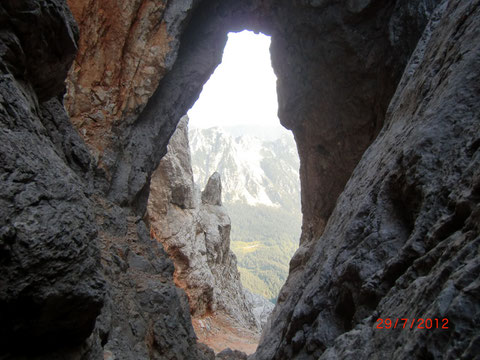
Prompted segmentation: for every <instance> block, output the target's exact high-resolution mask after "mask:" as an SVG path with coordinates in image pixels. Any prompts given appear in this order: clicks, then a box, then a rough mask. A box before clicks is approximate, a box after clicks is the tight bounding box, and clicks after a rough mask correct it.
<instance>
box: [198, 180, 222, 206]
mask: <svg viewBox="0 0 480 360" xmlns="http://www.w3.org/2000/svg"><path fill="white" fill-rule="evenodd" d="M202 203H203V204H205V205H219V206H221V205H222V182H221V179H220V174H219V173H218V172H216V171H215V172H214V173H213V174H212V176H210V178H209V179H208V181H207V185H206V186H205V189H204V190H203V191H202Z"/></svg>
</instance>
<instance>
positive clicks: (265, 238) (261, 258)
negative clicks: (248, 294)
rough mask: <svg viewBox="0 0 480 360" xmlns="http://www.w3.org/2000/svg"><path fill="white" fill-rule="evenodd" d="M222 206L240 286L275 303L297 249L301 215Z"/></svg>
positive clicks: (262, 207)
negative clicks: (225, 210) (230, 228)
mask: <svg viewBox="0 0 480 360" xmlns="http://www.w3.org/2000/svg"><path fill="white" fill-rule="evenodd" d="M224 205H225V207H226V208H227V211H228V214H229V215H230V219H231V221H232V231H231V248H232V250H233V252H234V253H235V255H236V256H237V259H238V267H239V271H240V274H241V278H242V283H243V285H244V286H245V287H246V288H247V289H249V290H250V291H252V292H254V293H256V294H259V295H262V296H264V297H265V298H267V299H270V300H272V301H273V302H274V301H275V300H276V298H277V296H278V293H279V291H280V288H281V287H282V285H283V284H284V282H285V280H286V278H287V275H288V264H289V262H290V259H291V257H292V256H293V253H294V252H295V250H296V249H297V247H298V239H299V237H300V227H301V214H300V211H299V210H297V211H296V212H295V211H291V209H290V211H287V210H286V209H284V208H280V207H278V208H277V207H270V206H265V205H256V206H251V205H246V204H243V203H238V202H237V203H230V204H229V203H227V204H224Z"/></svg>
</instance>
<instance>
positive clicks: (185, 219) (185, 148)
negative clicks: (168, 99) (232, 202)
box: [148, 116, 261, 331]
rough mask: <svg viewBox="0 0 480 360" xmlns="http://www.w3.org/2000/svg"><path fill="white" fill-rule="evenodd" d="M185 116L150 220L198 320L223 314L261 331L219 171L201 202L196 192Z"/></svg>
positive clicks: (155, 187)
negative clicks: (187, 201)
mask: <svg viewBox="0 0 480 360" xmlns="http://www.w3.org/2000/svg"><path fill="white" fill-rule="evenodd" d="M187 125H188V118H187V117H186V116H185V117H183V118H182V120H181V121H180V123H179V126H178V128H177V130H176V131H175V133H174V135H173V136H172V138H171V140H170V143H169V145H168V152H167V155H165V157H164V158H163V159H162V160H161V161H160V165H159V167H158V169H157V170H156V171H155V173H154V175H153V176H152V181H151V185H150V186H151V188H150V190H151V191H150V197H149V202H148V222H149V223H150V226H151V229H152V232H153V234H154V236H155V237H156V239H157V240H158V241H160V242H161V243H162V244H164V246H165V248H166V250H167V252H168V254H169V255H170V257H171V258H172V259H173V262H174V264H175V282H176V284H177V285H178V286H179V287H180V288H182V289H184V290H185V291H186V293H187V295H188V299H189V303H190V309H191V312H192V315H194V316H195V317H202V316H206V315H209V314H215V313H217V312H221V313H223V314H225V315H227V316H228V317H229V318H230V319H232V320H233V321H234V322H235V323H237V324H238V325H240V326H242V327H244V328H248V329H254V330H256V331H259V330H260V329H261V326H260V324H259V323H258V322H257V321H256V318H255V316H254V314H253V312H252V309H251V308H250V302H247V300H246V298H245V294H244V292H243V288H242V285H241V282H240V274H239V272H238V269H237V262H236V258H235V255H234V254H233V253H232V251H231V250H230V218H229V217H228V214H227V212H226V210H225V209H224V208H223V207H222V206H221V180H220V175H219V174H218V173H214V174H213V175H212V176H211V177H210V180H209V181H208V184H207V185H206V187H205V190H204V191H203V192H202V195H201V199H200V193H199V191H198V190H197V191H195V185H194V182H193V176H192V164H191V156H190V152H189V144H188V129H187ZM178 184H182V185H181V186H180V188H182V189H184V191H185V193H188V194H194V193H195V192H196V199H195V201H194V202H193V203H194V204H195V205H194V206H193V207H190V208H186V207H185V206H181V205H179V204H178V203H177V202H175V201H174V200H175V192H176V191H177V189H178V188H179V186H178Z"/></svg>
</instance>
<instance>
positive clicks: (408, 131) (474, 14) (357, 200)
mask: <svg viewBox="0 0 480 360" xmlns="http://www.w3.org/2000/svg"><path fill="white" fill-rule="evenodd" d="M479 5H480V4H479V2H478V1H465V2H457V1H445V2H443V4H442V5H441V6H440V7H439V8H438V12H437V13H436V14H435V15H434V16H433V18H432V21H431V23H430V25H429V26H428V28H427V29H426V31H425V33H424V35H423V38H422V40H421V41H420V43H419V45H418V47H417V49H416V51H415V53H414V54H413V56H412V58H411V60H410V62H409V65H408V66H407V68H406V71H405V73H404V76H403V78H402V81H401V83H400V85H399V87H398V89H397V91H396V94H395V96H394V98H393V100H392V102H391V105H390V107H389V111H388V114H387V118H386V125H385V127H384V129H383V130H382V132H381V133H380V135H379V137H378V139H377V140H376V141H375V142H374V143H373V145H372V146H370V148H369V149H368V150H367V152H366V153H365V155H364V156H363V159H362V161H361V162H360V164H359V165H358V166H357V168H356V169H355V171H354V173H353V176H352V178H351V179H350V180H349V182H348V184H347V186H346V188H345V191H344V192H343V194H342V195H341V196H340V198H339V200H338V202H337V206H336V208H335V210H334V212H333V214H332V216H331V218H330V220H329V222H328V225H327V227H326V229H325V232H324V234H323V236H322V237H321V238H320V239H319V240H318V241H317V242H316V243H315V245H314V246H313V247H312V248H310V251H309V253H308V254H307V253H305V252H303V253H302V249H301V250H299V252H298V253H297V255H296V256H294V258H293V259H292V262H294V263H295V262H298V263H302V264H303V265H301V266H300V267H298V268H296V267H295V266H293V267H294V268H295V270H294V271H292V272H291V273H290V276H289V279H288V280H287V283H286V285H285V286H284V288H283V289H282V291H281V294H280V297H279V302H278V305H277V307H276V308H275V310H274V313H273V314H272V318H271V322H270V327H269V328H267V329H266V331H265V332H264V337H263V341H262V342H261V344H260V346H259V349H258V350H257V353H256V359H286V358H288V359H318V358H321V359H344V358H349V357H354V358H356V359H371V358H395V359H411V358H430V359H437V358H438V359H439V358H442V359H473V358H474V357H475V356H478V339H479V338H478V336H479V333H478V326H477V325H476V324H475V321H476V320H475V319H477V318H478V315H479V310H480V304H479V285H480V283H479V278H480V277H479V275H480V272H479V271H480V270H479V269H480V267H479V264H480V262H479V261H480V258H479V255H478V254H479V253H478V251H479V245H480V237H479V230H480V229H479V227H478V224H479V223H478V216H479V211H480V207H479V199H480V198H479V196H478V189H479V179H480V178H479V171H478V169H479V161H480V157H479V156H480V153H479V151H478V147H479V146H478V144H479V134H480V123H479V121H478V119H479V114H480V107H479V101H478V96H479V95H480V92H479V90H480V88H479V83H478V78H479V76H480V47H479V44H480V42H479V37H480V31H479V29H480V27H479V22H480V6H479ZM302 257H303V259H302ZM379 317H380V318H383V319H385V318H391V319H396V318H409V319H413V318H423V319H425V318H440V319H443V318H447V319H448V320H449V329H448V330H441V329H432V330H426V329H423V330H422V329H414V330H405V329H401V328H400V329H395V330H385V329H383V330H379V329H376V328H375V326H376V324H377V323H376V320H377V318H379Z"/></svg>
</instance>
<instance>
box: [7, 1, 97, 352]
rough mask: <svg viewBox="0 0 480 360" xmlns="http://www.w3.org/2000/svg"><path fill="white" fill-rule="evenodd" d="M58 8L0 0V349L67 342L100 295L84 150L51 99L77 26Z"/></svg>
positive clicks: (82, 333) (76, 338)
mask: <svg viewBox="0 0 480 360" xmlns="http://www.w3.org/2000/svg"><path fill="white" fill-rule="evenodd" d="M68 14H69V13H68V9H67V7H66V6H65V4H64V3H63V2H62V1H50V2H33V1H29V2H27V1H4V2H2V3H1V4H0V23H1V24H2V25H1V36H0V64H1V65H0V126H1V127H0V159H1V160H0V179H1V186H0V204H1V205H0V271H1V274H2V276H1V277H0V322H1V323H2V326H1V330H0V356H3V355H5V353H10V352H18V351H29V349H30V350H31V351H33V352H38V351H48V350H49V349H51V348H55V347H56V346H57V343H58V342H60V343H63V344H64V345H77V344H79V343H81V342H82V341H83V340H84V339H85V338H87V337H88V336H89V335H90V333H91V331H92V329H93V327H94V324H95V318H96V317H97V315H98V314H99V312H100V309H101V307H102V305H103V299H104V294H105V283H104V281H103V279H102V276H101V275H100V272H99V268H100V256H99V255H100V254H99V251H98V248H97V245H96V243H95V239H96V236H97V227H96V224H95V221H94V211H93V206H92V201H91V199H90V195H91V191H90V186H89V179H90V178H91V168H90V160H91V159H90V155H89V154H88V151H87V149H86V147H85V145H84V144H83V143H82V141H81V140H80V138H79V137H78V135H77V134H76V132H75V130H74V128H73V127H72V125H71V123H70V122H69V120H68V117H67V115H66V113H65V110H64V108H63V106H62V104H61V103H60V102H59V101H58V97H59V96H61V93H62V91H63V89H64V85H63V81H64V78H65V76H66V72H67V69H68V66H69V64H70V63H71V61H72V60H73V56H74V51H75V49H76V40H77V35H78V33H77V28H76V25H75V24H74V22H73V20H72V18H71V16H68ZM32 24H36V25H35V26H37V27H38V28H37V30H35V31H32V27H31V26H32ZM55 52H57V53H58V55H57V54H55ZM53 69H55V71H53ZM26 339H28V342H29V346H28V347H25V346H24V343H25V341H26Z"/></svg>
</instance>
